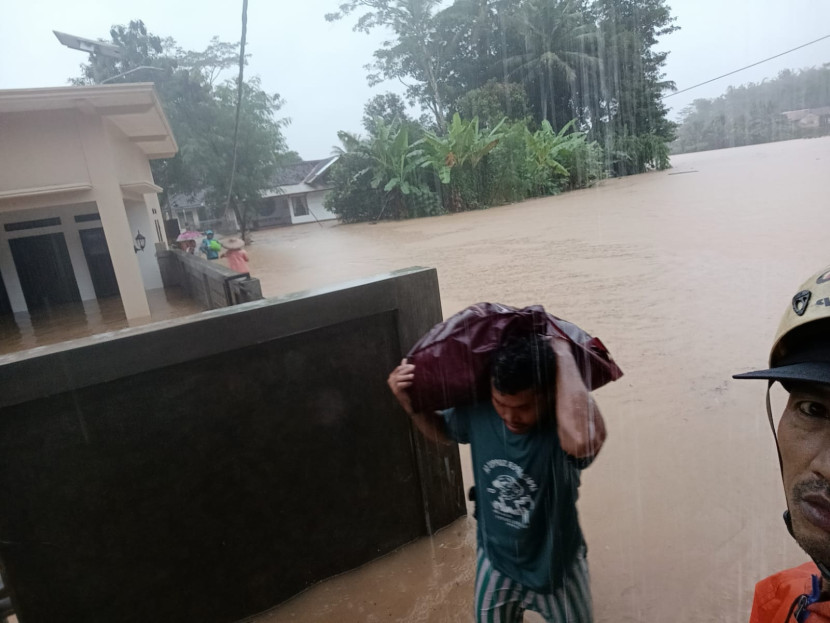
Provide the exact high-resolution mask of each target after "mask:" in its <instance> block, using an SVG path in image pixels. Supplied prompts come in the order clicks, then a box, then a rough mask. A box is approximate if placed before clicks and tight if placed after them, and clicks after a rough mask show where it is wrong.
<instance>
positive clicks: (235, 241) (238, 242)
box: [222, 236, 245, 250]
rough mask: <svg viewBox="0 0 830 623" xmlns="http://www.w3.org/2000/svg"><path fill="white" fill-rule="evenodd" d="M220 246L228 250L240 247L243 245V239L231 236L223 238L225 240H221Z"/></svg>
mask: <svg viewBox="0 0 830 623" xmlns="http://www.w3.org/2000/svg"><path fill="white" fill-rule="evenodd" d="M222 246H223V247H225V248H226V249H230V250H234V249H241V248H242V247H244V246H245V241H244V240H242V238H237V237H236V236H233V237H231V238H225V240H223V241H222Z"/></svg>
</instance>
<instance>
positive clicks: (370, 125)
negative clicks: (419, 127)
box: [363, 92, 415, 134]
mask: <svg viewBox="0 0 830 623" xmlns="http://www.w3.org/2000/svg"><path fill="white" fill-rule="evenodd" d="M378 119H380V120H381V121H383V123H384V124H385V125H387V126H390V125H392V124H394V123H400V124H406V125H410V124H413V123H415V122H414V121H413V120H412V118H411V117H410V116H409V114H408V113H407V108H406V102H404V100H403V98H402V97H401V96H400V95H398V94H397V93H389V92H387V93H381V94H379V95H375V96H374V97H373V98H372V99H370V100H369V101H368V102H366V104H365V106H363V127H364V128H365V129H366V131H367V132H368V133H369V134H375V133H376V132H377V129H378V128H377V121H378Z"/></svg>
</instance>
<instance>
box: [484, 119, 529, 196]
mask: <svg viewBox="0 0 830 623" xmlns="http://www.w3.org/2000/svg"><path fill="white" fill-rule="evenodd" d="M503 132H504V136H503V137H502V138H501V140H500V141H499V144H498V145H497V146H496V147H495V149H493V151H492V152H490V154H488V155H487V157H486V158H485V159H484V162H483V164H484V167H485V171H484V174H483V176H482V177H483V179H484V182H485V183H486V185H487V188H486V194H487V196H488V197H489V203H490V205H499V204H502V203H512V202H515V201H521V200H523V199H525V198H527V197H529V196H531V194H532V193H531V182H530V178H531V174H530V168H531V166H530V165H531V161H530V157H529V150H528V146H527V136H526V135H527V126H526V124H525V122H524V121H516V122H513V123H512V124H506V125H505V126H504V127H503Z"/></svg>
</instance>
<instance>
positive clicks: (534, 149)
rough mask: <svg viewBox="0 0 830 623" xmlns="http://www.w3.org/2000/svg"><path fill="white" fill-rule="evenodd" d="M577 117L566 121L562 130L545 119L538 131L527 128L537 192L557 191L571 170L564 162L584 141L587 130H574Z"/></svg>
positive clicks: (526, 138)
mask: <svg viewBox="0 0 830 623" xmlns="http://www.w3.org/2000/svg"><path fill="white" fill-rule="evenodd" d="M575 123H576V120H575V119H572V120H571V121H569V122H568V123H566V124H565V125H564V126H562V128H561V129H560V130H559V132H554V130H553V126H551V124H550V123H549V122H548V121H547V120H545V121H543V122H542V127H541V128H540V129H539V130H536V132H531V131H530V130H527V131H526V134H525V140H526V142H527V148H528V158H529V159H530V167H529V168H530V177H531V185H532V187H533V190H534V192H536V193H537V194H540V195H547V194H554V193H556V192H558V191H559V190H560V189H561V184H562V182H563V181H565V180H567V179H568V178H569V177H570V171H568V169H567V168H565V166H564V165H563V164H562V160H564V159H565V157H566V156H567V154H568V153H570V152H573V151H574V150H576V149H579V148H581V147H582V146H583V145H584V144H585V133H584V132H571V133H570V134H568V132H570V131H571V130H572V129H573V126H574V124H575Z"/></svg>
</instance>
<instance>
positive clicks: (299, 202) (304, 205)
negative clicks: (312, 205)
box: [291, 195, 308, 216]
mask: <svg viewBox="0 0 830 623" xmlns="http://www.w3.org/2000/svg"><path fill="white" fill-rule="evenodd" d="M291 205H292V206H294V216H307V215H308V202H307V201H306V198H305V195H300V196H299V197H292V198H291Z"/></svg>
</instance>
